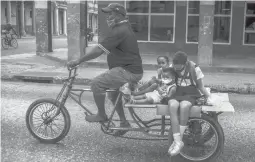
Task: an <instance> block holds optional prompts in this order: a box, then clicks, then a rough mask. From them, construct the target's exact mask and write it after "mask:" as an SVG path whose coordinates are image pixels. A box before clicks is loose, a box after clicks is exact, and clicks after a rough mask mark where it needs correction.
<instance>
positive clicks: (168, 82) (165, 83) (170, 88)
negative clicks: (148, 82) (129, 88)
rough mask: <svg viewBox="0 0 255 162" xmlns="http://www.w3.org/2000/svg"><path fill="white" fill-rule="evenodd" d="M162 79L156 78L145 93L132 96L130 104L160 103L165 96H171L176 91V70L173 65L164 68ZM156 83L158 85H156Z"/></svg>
mask: <svg viewBox="0 0 255 162" xmlns="http://www.w3.org/2000/svg"><path fill="white" fill-rule="evenodd" d="M161 75H162V76H161V77H162V79H156V80H154V81H155V83H153V84H152V85H153V87H152V86H150V88H149V89H148V88H147V89H148V90H150V92H147V93H145V94H141V95H136V96H131V99H130V101H129V103H130V104H159V103H161V101H162V99H164V98H166V97H167V98H171V97H172V96H173V94H174V93H175V91H176V85H175V72H174V69H173V68H171V67H167V68H162V73H161ZM155 85H156V86H155Z"/></svg>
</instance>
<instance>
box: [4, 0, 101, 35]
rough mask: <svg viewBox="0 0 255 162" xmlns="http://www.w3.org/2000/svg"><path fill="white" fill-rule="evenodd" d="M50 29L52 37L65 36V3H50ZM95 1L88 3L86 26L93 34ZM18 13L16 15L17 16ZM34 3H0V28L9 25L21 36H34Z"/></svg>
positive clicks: (95, 12)
mask: <svg viewBox="0 0 255 162" xmlns="http://www.w3.org/2000/svg"><path fill="white" fill-rule="evenodd" d="M51 4H52V5H51V6H52V7H51V28H52V30H51V31H52V34H53V35H56V36H57V35H66V34H67V2H66V1H53V0H52V2H51ZM97 10H98V7H97V1H95V0H89V1H88V15H87V24H88V28H91V29H92V31H93V32H94V33H96V32H97V28H98V26H97V24H98V23H97V18H98V12H97ZM17 13H18V14H17ZM35 18H36V15H35V6H34V1H1V27H2V28H3V27H4V26H5V25H6V24H7V23H10V24H11V25H12V26H13V27H14V29H15V30H16V31H17V32H18V33H19V34H20V35H22V36H26V35H35Z"/></svg>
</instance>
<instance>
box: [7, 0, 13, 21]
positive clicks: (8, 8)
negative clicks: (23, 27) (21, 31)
mask: <svg viewBox="0 0 255 162" xmlns="http://www.w3.org/2000/svg"><path fill="white" fill-rule="evenodd" d="M11 22H12V7H11V1H7V19H6V23H7V24H11Z"/></svg>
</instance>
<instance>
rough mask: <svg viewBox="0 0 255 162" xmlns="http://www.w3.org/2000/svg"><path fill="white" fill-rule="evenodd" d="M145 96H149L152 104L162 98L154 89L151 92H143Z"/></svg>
mask: <svg viewBox="0 0 255 162" xmlns="http://www.w3.org/2000/svg"><path fill="white" fill-rule="evenodd" d="M145 96H146V97H147V98H151V99H152V100H153V103H154V104H157V103H160V102H161V100H162V96H161V95H160V94H159V93H158V91H156V90H154V91H153V92H148V93H145Z"/></svg>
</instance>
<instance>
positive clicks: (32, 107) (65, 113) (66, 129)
mask: <svg viewBox="0 0 255 162" xmlns="http://www.w3.org/2000/svg"><path fill="white" fill-rule="evenodd" d="M43 103H48V104H52V105H54V106H56V107H58V106H59V105H60V102H58V101H56V100H55V99H51V98H42V99H38V100H36V101H34V102H33V103H32V104H31V105H30V106H29V108H28V110H27V112H26V126H27V128H28V130H29V132H30V133H31V135H32V136H33V137H34V138H36V139H37V140H39V141H40V142H42V143H50V144H54V143H57V142H59V141H60V140H62V139H63V138H64V137H65V136H66V135H67V133H68V132H69V130H70V126H71V119H70V115H69V112H68V111H67V109H66V107H64V106H63V107H62V108H61V109H60V113H62V114H63V118H64V123H65V124H64V129H63V130H62V132H61V133H60V134H59V135H58V136H56V137H55V138H51V139H45V138H42V137H40V136H39V135H37V134H36V133H35V132H34V129H33V125H31V115H33V112H34V110H35V109H36V108H37V107H38V106H39V105H40V104H43Z"/></svg>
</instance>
